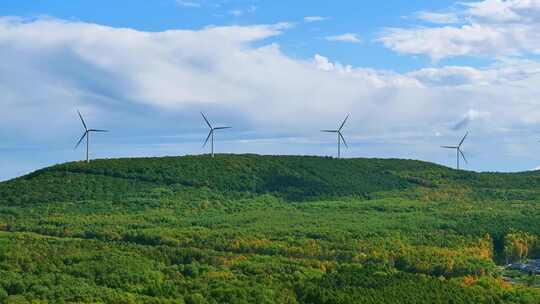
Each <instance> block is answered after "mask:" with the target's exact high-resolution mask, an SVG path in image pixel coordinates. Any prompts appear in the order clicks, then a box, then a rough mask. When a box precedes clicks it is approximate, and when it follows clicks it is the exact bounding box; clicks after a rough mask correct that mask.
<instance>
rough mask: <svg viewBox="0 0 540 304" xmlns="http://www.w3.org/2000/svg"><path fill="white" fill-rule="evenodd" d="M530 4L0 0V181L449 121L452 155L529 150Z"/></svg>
mask: <svg viewBox="0 0 540 304" xmlns="http://www.w3.org/2000/svg"><path fill="white" fill-rule="evenodd" d="M539 25H540V4H536V3H535V2H531V1H525V0H509V1H502V0H483V1H482V0H478V1H459V2H457V1H446V0H441V1H398V0H393V1H333V2H331V3H330V2H328V1H262V0H260V1H255V0H254V1H232V0H231V1H228V0H221V1H219V0H185V1H179V0H157V1H142V0H140V1H133V0H132V1H102V0H93V1H60V0H49V1H26V0H17V1H12V0H6V1H3V3H2V5H1V7H0V75H1V76H0V94H1V96H3V98H2V99H1V100H0V110H1V111H0V112H1V114H0V154H2V160H0V179H9V178H12V177H15V176H19V175H21V174H24V173H27V172H30V171H32V170H35V169H37V168H40V167H43V166H47V165H51V164H55V163H60V162H64V161H71V160H77V159H80V158H81V157H82V156H83V155H84V151H83V149H79V150H75V151H74V150H73V145H74V143H75V142H76V141H77V139H78V138H79V137H80V135H81V134H80V133H81V132H82V129H81V128H82V127H81V125H80V122H79V121H78V117H77V116H76V110H77V109H79V110H81V112H83V114H84V115H85V117H86V119H87V120H88V122H89V124H91V125H92V127H95V128H107V129H111V131H112V132H111V133H110V134H99V135H96V136H95V137H94V138H93V141H92V150H91V154H92V156H93V157H100V158H101V157H129V156H162V155H183V154H200V153H205V152H206V150H205V149H203V148H202V147H201V145H202V141H203V140H204V137H205V135H206V132H207V131H206V130H205V126H204V124H203V122H202V120H201V118H200V115H199V111H205V112H206V113H207V114H208V116H209V117H210V118H211V119H212V120H213V121H215V122H216V123H218V124H219V123H222V124H227V125H232V126H233V127H234V128H233V129H232V130H229V131H224V132H222V133H220V134H218V135H217V138H216V150H217V151H218V152H232V153H242V152H253V153H261V154H315V155H333V154H335V139H334V138H333V137H329V136H327V135H325V134H320V133H319V132H318V130H319V129H328V128H334V127H337V126H338V125H339V123H340V121H341V120H342V119H343V118H344V117H345V115H346V114H348V113H350V114H351V120H350V121H349V123H348V124H347V126H346V130H345V134H346V137H347V139H348V141H349V143H350V148H349V149H348V150H346V151H344V154H345V155H346V156H347V157H399V158H416V159H423V160H427V161H433V162H437V163H441V164H444V165H449V166H453V164H454V163H455V159H454V156H453V154H452V152H450V151H444V150H441V149H440V148H439V146H440V145H449V144H454V143H455V142H457V141H459V139H460V137H461V136H463V134H464V133H465V132H466V131H471V136H470V139H469V140H468V141H467V142H466V146H465V147H464V149H465V151H466V153H467V155H468V158H469V160H470V164H469V165H468V166H466V168H467V169H470V170H478V171H491V170H497V171H521V170H531V169H534V168H536V167H538V166H539V165H540V157H538V155H540V154H539V152H540V149H539V147H538V142H537V140H538V139H540V132H539V131H540V127H539V126H540V102H539V101H538V100H537V99H536V97H537V96H538V93H540V92H538V91H539V90H540V89H539V88H540V86H539V84H540V77H539V76H540V62H538V58H539V57H538V55H539V53H540V37H538V35H537V34H536V29H537V28H538V26H539Z"/></svg>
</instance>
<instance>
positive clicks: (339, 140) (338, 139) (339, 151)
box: [321, 115, 349, 158]
mask: <svg viewBox="0 0 540 304" xmlns="http://www.w3.org/2000/svg"><path fill="white" fill-rule="evenodd" d="M347 119H349V115H347V117H345V120H343V122H342V123H341V126H339V129H337V130H321V132H326V133H336V134H337V151H338V152H337V153H338V158H341V141H342V140H343V144H345V147H347V148H348V147H349V146H348V145H347V142H346V141H345V137H343V133H341V130H342V129H343V126H345V123H346V122H347Z"/></svg>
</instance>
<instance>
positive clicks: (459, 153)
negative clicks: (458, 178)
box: [441, 132, 469, 170]
mask: <svg viewBox="0 0 540 304" xmlns="http://www.w3.org/2000/svg"><path fill="white" fill-rule="evenodd" d="M468 135H469V132H467V133H466V134H465V136H463V138H462V139H461V141H460V142H459V145H457V146H441V148H445V149H456V158H457V160H456V162H457V165H456V168H457V169H458V170H459V159H460V157H462V158H463V160H464V161H465V163H467V164H468V163H469V162H468V161H467V158H465V154H463V151H462V150H461V146H462V145H463V142H464V141H465V139H466V138H467V136H468Z"/></svg>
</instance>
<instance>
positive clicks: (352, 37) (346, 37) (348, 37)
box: [325, 33, 361, 43]
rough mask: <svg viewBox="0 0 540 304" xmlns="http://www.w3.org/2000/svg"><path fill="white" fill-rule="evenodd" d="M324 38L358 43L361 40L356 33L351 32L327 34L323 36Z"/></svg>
mask: <svg viewBox="0 0 540 304" xmlns="http://www.w3.org/2000/svg"><path fill="white" fill-rule="evenodd" d="M325 39H326V40H328V41H338V42H350V43H360V42H361V40H360V38H359V37H358V35H357V34H353V33H345V34H341V35H336V36H327V37H325Z"/></svg>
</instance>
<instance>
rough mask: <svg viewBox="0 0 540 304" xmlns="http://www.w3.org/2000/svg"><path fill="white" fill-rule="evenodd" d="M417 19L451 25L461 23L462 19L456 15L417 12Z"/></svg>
mask: <svg viewBox="0 0 540 304" xmlns="http://www.w3.org/2000/svg"><path fill="white" fill-rule="evenodd" d="M415 16H416V18H418V19H420V20H423V21H427V22H430V23H440V24H450V23H458V22H460V21H461V20H460V18H459V16H458V15H457V14H455V13H435V12H423V11H422V12H417V13H416V14H415Z"/></svg>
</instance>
